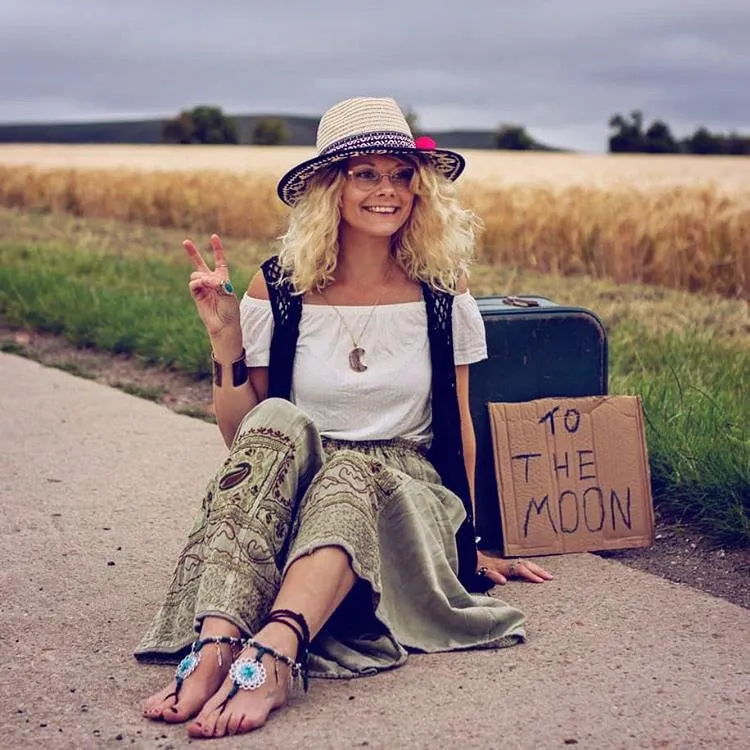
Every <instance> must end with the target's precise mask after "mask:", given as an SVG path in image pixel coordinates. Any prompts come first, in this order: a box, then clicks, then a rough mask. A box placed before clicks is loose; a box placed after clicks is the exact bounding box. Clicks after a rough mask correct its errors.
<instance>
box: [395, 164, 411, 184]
mask: <svg viewBox="0 0 750 750" xmlns="http://www.w3.org/2000/svg"><path fill="white" fill-rule="evenodd" d="M412 177H414V170H413V169H409V168H408V167H407V168H405V169H397V170H396V171H395V172H394V173H393V179H394V180H398V181H399V182H411V178H412Z"/></svg>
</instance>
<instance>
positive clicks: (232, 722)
mask: <svg viewBox="0 0 750 750" xmlns="http://www.w3.org/2000/svg"><path fill="white" fill-rule="evenodd" d="M244 718H245V714H242V713H236V714H232V715H231V716H230V717H229V719H228V721H227V730H226V733H227V734H237V732H238V731H239V728H240V724H242V720H243V719H244Z"/></svg>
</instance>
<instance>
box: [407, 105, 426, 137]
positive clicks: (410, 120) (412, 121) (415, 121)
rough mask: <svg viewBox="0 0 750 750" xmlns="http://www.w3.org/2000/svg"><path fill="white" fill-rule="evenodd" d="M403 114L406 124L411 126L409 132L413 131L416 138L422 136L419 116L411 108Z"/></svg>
mask: <svg viewBox="0 0 750 750" xmlns="http://www.w3.org/2000/svg"><path fill="white" fill-rule="evenodd" d="M403 113H404V117H405V118H406V123H407V125H408V126H409V130H411V134H412V135H413V136H414V137H415V138H416V137H417V136H418V135H421V134H422V131H421V129H420V127H419V115H418V114H417V113H416V112H415V111H414V110H413V109H412V108H411V107H406V108H405V109H403Z"/></svg>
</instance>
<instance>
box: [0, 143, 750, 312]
mask: <svg viewBox="0 0 750 750" xmlns="http://www.w3.org/2000/svg"><path fill="white" fill-rule="evenodd" d="M312 154H313V151H312V149H304V148H274V147H266V148H263V147H252V146H248V147H243V146H236V147H232V146H190V147H185V146H161V145H156V146H117V145H111V146H110V145H106V146H88V145H86V146H59V145H0V205H3V206H6V207H9V208H14V209H20V210H23V211H29V210H31V211H37V212H38V211H42V212H49V211H51V212H58V213H68V214H72V215H74V216H80V217H83V218H87V217H89V218H99V219H103V218H111V219H117V220H121V221H127V222H134V223H142V224H146V225H150V226H158V227H175V228H179V229H184V230H186V231H187V232H190V233H195V234H199V233H205V234H207V233H210V232H218V233H219V234H223V235H228V236H233V237H241V238H246V239H249V240H252V241H254V242H258V243H269V242H272V241H273V240H274V239H275V238H276V237H277V236H278V234H279V233H280V232H281V231H282V228H283V226H284V220H285V217H286V209H285V207H284V206H283V205H282V204H281V203H280V201H279V200H278V199H277V197H276V195H275V185H276V181H277V179H278V177H279V176H280V175H281V174H282V173H283V172H284V171H285V170H286V169H287V168H289V167H290V166H292V165H294V164H296V163H298V162H300V161H302V160H304V159H305V158H308V157H310V156H312ZM466 157H467V165H468V166H467V172H466V178H465V179H464V178H462V179H461V180H460V181H459V183H458V184H459V191H460V194H461V197H462V200H463V201H464V202H465V203H466V205H467V206H469V207H470V208H471V209H473V210H474V211H475V212H476V213H477V214H478V215H479V216H480V217H481V219H482V220H483V223H484V226H485V231H484V233H483V235H482V237H481V241H480V244H479V247H478V258H479V260H480V261H481V262H483V263H487V264H490V265H496V266H499V265H502V266H505V267H518V268H527V269H531V270H534V271H538V272H542V273H552V274H559V275H568V276H569V275H583V274H585V275H589V276H591V277H594V278H607V279H612V280H614V281H615V282H617V283H626V282H639V283H645V284H653V285H661V286H667V287H671V288H675V289H681V290H685V291H690V292H711V293H716V294H720V295H722V296H725V297H732V298H740V299H745V300H747V299H750V159H742V158H727V157H714V158H711V157H695V156H676V157H675V156H664V157H658V156H607V155H581V154H539V153H533V154H528V153H509V152H490V151H467V152H466Z"/></svg>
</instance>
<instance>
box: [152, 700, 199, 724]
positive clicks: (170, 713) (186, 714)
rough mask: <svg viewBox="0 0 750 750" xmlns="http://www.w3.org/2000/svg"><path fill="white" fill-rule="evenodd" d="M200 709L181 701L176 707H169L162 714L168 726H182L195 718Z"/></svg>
mask: <svg viewBox="0 0 750 750" xmlns="http://www.w3.org/2000/svg"><path fill="white" fill-rule="evenodd" d="M199 709H200V704H199V705H198V706H191V705H190V704H189V703H188V702H187V701H180V702H179V703H177V704H176V705H174V706H167V707H166V708H165V709H164V710H163V711H162V713H161V717H160V718H162V719H163V720H164V721H166V722H167V723H168V724H180V723H181V722H183V721H187V720H188V719H190V718H192V717H193V716H195V714H196V713H198V710H199Z"/></svg>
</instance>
